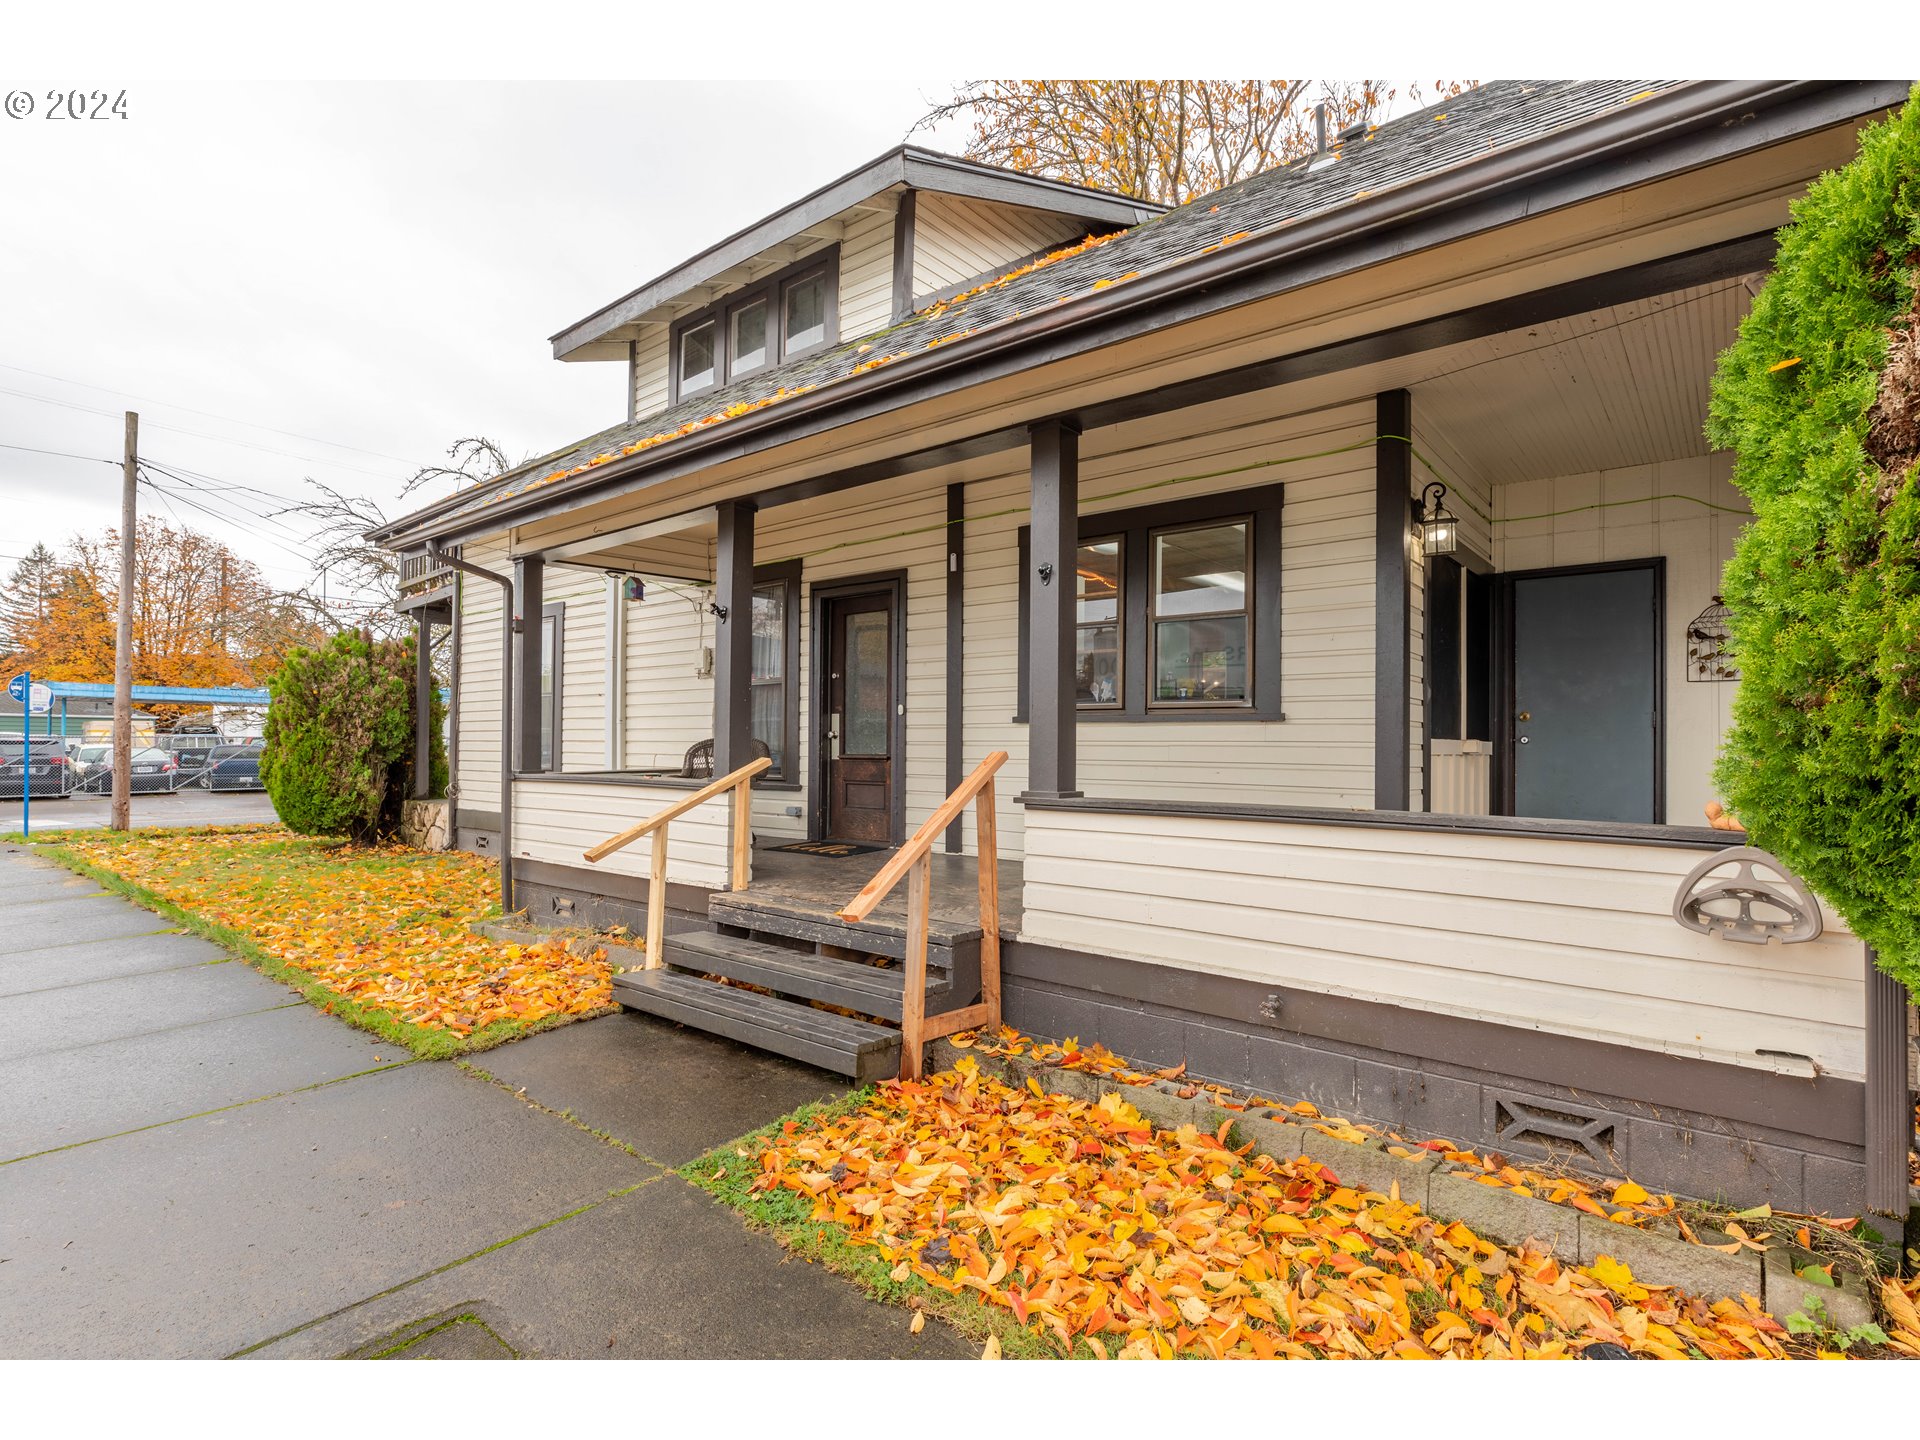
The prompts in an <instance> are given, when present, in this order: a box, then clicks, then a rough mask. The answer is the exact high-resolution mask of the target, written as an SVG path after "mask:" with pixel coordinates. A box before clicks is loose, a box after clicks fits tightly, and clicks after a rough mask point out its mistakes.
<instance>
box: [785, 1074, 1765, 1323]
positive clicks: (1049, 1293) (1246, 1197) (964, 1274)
mask: <svg viewBox="0 0 1920 1440" xmlns="http://www.w3.org/2000/svg"><path fill="white" fill-rule="evenodd" d="M1227 1129H1228V1127H1226V1126H1223V1127H1222V1130H1221V1134H1219V1135H1209V1134H1206V1133H1204V1132H1201V1131H1198V1130H1196V1129H1194V1128H1193V1127H1191V1126H1187V1127H1183V1128H1181V1129H1180V1130H1178V1131H1175V1132H1162V1133H1155V1132H1154V1131H1153V1130H1152V1128H1151V1127H1150V1126H1149V1125H1148V1124H1147V1122H1146V1121H1145V1120H1144V1119H1143V1118H1142V1117H1141V1115H1140V1114H1139V1112H1138V1111H1136V1110H1135V1109H1134V1108H1133V1107H1132V1106H1131V1105H1129V1104H1127V1103H1126V1101H1125V1100H1124V1099H1123V1098H1122V1097H1121V1096H1120V1094H1119V1093H1117V1092H1116V1093H1113V1094H1108V1095H1105V1096H1103V1097H1102V1098H1101V1099H1100V1101H1099V1102H1098V1103H1093V1104H1090V1103H1088V1102H1085V1101H1081V1100H1074V1099H1070V1098H1068V1097H1066V1096H1063V1095H1055V1094H1050V1093H1047V1092H1045V1091H1043V1090H1041V1088H1040V1087H1039V1086H1037V1085H1030V1086H1029V1088H1028V1089H1025V1090H1014V1089H1010V1088H1009V1087H1007V1086H1005V1085H1003V1084H1001V1083H999V1082H998V1081H996V1080H993V1079H991V1078H989V1077H987V1076H983V1075H982V1074H981V1073H980V1072H979V1069H978V1067H977V1066H976V1065H975V1064H974V1063H973V1061H972V1059H971V1058H970V1057H963V1058H962V1059H961V1061H960V1062H959V1064H958V1065H957V1066H956V1067H955V1068H954V1070H952V1071H950V1072H948V1073H946V1074H942V1075H935V1076H933V1077H931V1078H929V1079H927V1080H924V1081H917V1082H895V1083H890V1084H887V1085H883V1086H881V1087H880V1089H879V1091H878V1092H877V1094H876V1095H875V1097H874V1098H873V1099H872V1100H871V1101H869V1102H868V1103H866V1104H865V1105H864V1106H862V1107H861V1108H860V1109H858V1110H856V1111H854V1112H852V1113H850V1114H845V1115H841V1116H838V1117H833V1118H828V1119H822V1120H816V1121H813V1122H809V1123H805V1124H792V1123H790V1124H789V1125H788V1126H786V1127H783V1133H781V1134H779V1135H776V1136H774V1137H773V1138H772V1139H771V1140H770V1141H769V1142H768V1143H767V1145H766V1148H765V1149H764V1150H763V1151H762V1152H761V1153H760V1155H759V1157H758V1163H759V1167H760V1172H761V1173H760V1174H759V1176H758V1178H757V1179H756V1180H755V1182H754V1186H755V1188H756V1189H761V1190H771V1189H775V1188H781V1189H786V1190H789V1191H793V1192H795V1193H797V1194H799V1195H802V1196H806V1197H809V1198H811V1200H812V1202H813V1211H812V1219H813V1220H814V1221H816V1222H831V1223H833V1224H836V1225H838V1226H840V1227H842V1228H843V1229H844V1230H845V1232H846V1234H847V1236H848V1237H849V1238H850V1239H851V1240H852V1241H853V1242H854V1243H856V1244H860V1245H867V1246H872V1247H874V1248H875V1249H877V1250H878V1251H879V1252H880V1254H881V1255H882V1257H883V1258H884V1259H885V1260H887V1261H889V1262H892V1263H893V1264H894V1266H895V1272H894V1273H895V1274H897V1275H899V1276H900V1277H901V1278H903V1279H904V1278H905V1276H906V1275H909V1274H911V1275H916V1276H918V1277H919V1278H920V1279H921V1280H923V1281H924V1282H926V1283H927V1284H928V1285H931V1286H934V1287H935V1288H937V1289H941V1290H944V1291H947V1292H949V1293H952V1294H956V1295H957V1294H962V1293H967V1294H970V1295H973V1296H976V1297H978V1299H979V1300H980V1301H981V1303H983V1304H987V1305H991V1306H996V1307H1000V1308H1003V1309H1005V1310H1007V1311H1009V1312H1011V1313H1012V1314H1013V1316H1014V1317H1015V1318H1016V1320H1018V1321H1019V1322H1020V1323H1022V1324H1023V1325H1025V1326H1027V1327H1028V1328H1029V1329H1031V1330H1033V1331H1035V1332H1036V1333H1038V1334H1041V1335H1043V1336H1050V1337H1051V1338H1052V1340H1053V1342H1054V1344H1055V1345H1056V1346H1057V1347H1058V1348H1059V1349H1060V1350H1061V1351H1062V1352H1063V1353H1067V1352H1071V1351H1073V1350H1074V1349H1076V1347H1077V1346H1078V1345H1079V1344H1080V1343H1081V1342H1084V1345H1085V1348H1086V1349H1087V1350H1088V1351H1090V1352H1091V1353H1093V1354H1095V1355H1099V1356H1102V1357H1106V1356H1119V1357H1136V1358H1162V1359H1171V1358H1173V1357H1174V1356H1176V1355H1194V1356H1213V1357H1216V1358H1226V1357H1241V1358H1276V1357H1283V1356H1284V1357H1296V1358H1316V1357H1326V1358H1342V1357H1355V1358H1368V1357H1407V1358H1428V1357H1433V1356H1453V1357H1460V1358H1478V1357H1484V1358H1496V1357H1500V1358H1521V1357H1525V1358H1551V1357H1564V1356H1569V1355H1572V1354H1574V1353H1576V1352H1577V1351H1578V1350H1579V1349H1581V1348H1582V1347H1583V1346H1585V1345H1587V1344H1589V1343H1592V1342H1595V1341H1607V1342H1610V1343H1612V1344H1614V1345H1619V1346H1622V1347H1624V1348H1626V1349H1627V1350H1629V1351H1631V1352H1632V1353H1634V1354H1636V1355H1642V1356H1647V1357H1659V1358H1672V1359H1682V1358H1686V1357H1688V1356H1708V1357H1714V1358H1744V1357H1747V1356H1762V1357H1777V1356H1780V1355H1782V1354H1783V1353H1784V1352H1783V1350H1782V1348H1781V1345H1780V1343H1779V1340H1778V1338H1777V1337H1778V1336H1779V1335H1780V1334H1782V1333H1783V1331H1782V1327H1781V1326H1780V1325H1779V1324H1777V1323H1776V1322H1775V1321H1774V1320H1773V1319H1772V1318H1771V1317H1769V1316H1768V1315H1766V1314H1765V1313H1764V1312H1762V1311H1761V1310H1760V1309H1759V1308H1758V1306H1757V1305H1756V1304H1755V1303H1754V1302H1752V1301H1751V1300H1749V1301H1747V1303H1745V1304H1737V1303H1735V1302H1733V1301H1725V1300H1723V1301H1720V1302H1717V1303H1715V1304H1711V1305H1709V1304H1707V1303H1706V1302H1705V1301H1704V1300H1702V1299H1699V1298H1696V1297H1689V1296H1686V1295H1683V1294H1681V1293H1680V1292H1678V1291H1675V1290H1672V1289H1669V1288H1663V1287H1656V1286H1651V1285H1647V1284H1645V1283H1643V1282H1640V1281H1637V1280H1635V1279H1634V1277H1633V1274H1632V1272H1631V1271H1630V1270H1629V1269H1628V1268H1627V1267H1626V1266H1625V1265H1621V1264H1618V1263H1616V1262H1614V1261H1611V1260H1603V1261H1602V1262H1600V1263H1599V1264H1596V1265H1595V1266H1593V1267H1591V1268H1589V1269H1579V1268H1576V1267H1573V1266H1571V1265H1563V1264H1561V1263H1560V1262H1558V1261H1556V1260H1555V1259H1553V1258H1552V1257H1551V1256H1549V1255H1546V1254H1544V1253H1541V1252H1539V1251H1536V1250H1532V1249H1526V1248H1522V1249H1519V1250H1512V1249H1508V1248H1505V1247H1502V1246H1500V1245H1496V1244H1494V1243H1492V1242H1490V1241H1487V1240H1483V1239H1481V1238H1480V1237H1479V1236H1478V1235H1476V1234H1475V1233H1474V1232H1473V1231H1472V1230H1470V1229H1468V1228H1467V1227H1466V1226H1465V1225H1462V1224H1459V1223H1457V1222H1456V1223H1453V1224H1441V1223H1439V1222H1437V1221H1435V1220H1434V1219H1432V1218H1431V1217H1430V1216H1428V1215H1426V1214H1425V1213H1424V1212H1423V1211H1421V1210H1420V1209H1419V1208H1418V1207H1417V1206H1414V1205H1412V1204H1409V1203H1407V1202H1404V1201H1402V1200H1400V1199H1399V1198H1398V1197H1397V1196H1389V1195H1381V1194H1377V1193H1374V1192H1371V1191H1365V1190H1358V1189H1354V1188H1350V1187H1347V1186H1343V1185H1341V1184H1340V1183H1339V1182H1338V1181H1337V1180H1336V1179H1335V1178H1334V1177H1333V1176H1332V1175H1331V1174H1330V1173H1329V1172H1328V1171H1327V1170H1325V1169H1324V1168H1322V1167H1320V1166H1319V1165H1317V1164H1315V1163H1314V1162H1313V1161H1311V1160H1306V1159H1302V1160H1295V1161H1292V1162H1284V1163H1283V1162H1281V1161H1277V1160H1274V1159H1272V1158H1271V1157H1269V1156H1266V1155H1249V1154H1243V1153H1240V1152H1236V1151H1234V1150H1232V1149H1230V1148H1228V1146H1227V1144H1226V1143H1225V1140H1224V1136H1225V1134H1226V1133H1227Z"/></svg>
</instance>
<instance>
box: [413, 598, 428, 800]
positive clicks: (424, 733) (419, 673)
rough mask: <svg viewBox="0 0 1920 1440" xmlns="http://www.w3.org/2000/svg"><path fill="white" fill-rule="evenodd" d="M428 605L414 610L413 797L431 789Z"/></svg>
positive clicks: (419, 796)
mask: <svg viewBox="0 0 1920 1440" xmlns="http://www.w3.org/2000/svg"><path fill="white" fill-rule="evenodd" d="M427 614H428V607H426V606H422V607H421V608H420V609H418V610H416V611H414V612H413V618H414V631H413V798H414V799H416V800H424V799H426V798H427V796H428V795H429V794H431V793H432V791H433V622H432V621H431V620H430V619H428V618H427Z"/></svg>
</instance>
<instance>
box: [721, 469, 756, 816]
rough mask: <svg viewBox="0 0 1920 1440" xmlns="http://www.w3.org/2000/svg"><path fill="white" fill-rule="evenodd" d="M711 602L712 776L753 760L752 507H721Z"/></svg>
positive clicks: (741, 504) (738, 503)
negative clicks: (712, 607)
mask: <svg viewBox="0 0 1920 1440" xmlns="http://www.w3.org/2000/svg"><path fill="white" fill-rule="evenodd" d="M719 510H720V543H719V548H718V550H717V551H716V553H715V558H714V572H713V580H714V584H713V603H714V604H715V605H716V606H717V607H718V609H719V613H718V614H717V615H716V616H715V617H714V619H715V622H716V623H715V625H714V642H715V643H714V647H713V773H714V775H715V777H716V778H717V777H719V776H721V775H727V774H731V773H732V772H733V771H735V770H738V769H739V768H740V767H741V766H742V765H745V764H746V763H747V762H748V761H749V760H751V759H753V710H752V707H751V705H750V703H749V701H750V699H751V696H752V693H753V691H752V687H753V515H754V509H753V506H752V505H751V504H750V503H749V502H747V501H745V500H728V501H724V502H723V503H722V504H721V505H720V507H719Z"/></svg>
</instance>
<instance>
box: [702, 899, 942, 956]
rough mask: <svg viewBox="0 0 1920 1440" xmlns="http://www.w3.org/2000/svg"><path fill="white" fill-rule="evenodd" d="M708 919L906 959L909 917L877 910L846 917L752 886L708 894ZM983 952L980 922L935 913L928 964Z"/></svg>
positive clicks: (929, 928) (930, 923) (826, 907)
mask: <svg viewBox="0 0 1920 1440" xmlns="http://www.w3.org/2000/svg"><path fill="white" fill-rule="evenodd" d="M707 919H708V920H710V921H712V922H713V923H714V924H715V925H725V926H729V927H731V928H733V929H737V930H751V931H758V932H760V933H761V934H764V935H784V936H786V937H787V938H789V939H792V940H804V941H806V942H807V943H808V944H810V945H838V946H841V947H842V948H844V949H848V950H860V951H864V952H865V953H866V954H869V955H885V956H887V957H888V958H889V959H893V960H901V959H905V958H906V953H907V922H906V920H905V918H904V917H895V916H892V915H872V916H869V917H868V918H867V919H865V920H861V921H858V922H852V921H846V920H842V919H841V918H840V917H839V916H838V915H837V914H835V913H834V911H833V908H832V907H831V906H830V905H827V904H824V903H816V902H811V901H806V900H796V899H791V898H789V897H786V896H782V895H759V894H755V893H754V892H753V891H752V890H751V889H749V890H741V891H733V892H727V891H721V892H716V893H715V894H713V895H710V896H708V897H707ZM979 953H980V925H979V922H978V921H974V922H972V923H971V924H967V923H960V924H956V923H954V922H952V921H943V920H940V919H938V918H930V919H929V921H928V925H927V964H928V965H929V966H930V967H934V968H939V969H945V968H948V967H949V966H951V965H952V963H953V962H954V960H956V959H966V960H975V959H977V958H978V956H979Z"/></svg>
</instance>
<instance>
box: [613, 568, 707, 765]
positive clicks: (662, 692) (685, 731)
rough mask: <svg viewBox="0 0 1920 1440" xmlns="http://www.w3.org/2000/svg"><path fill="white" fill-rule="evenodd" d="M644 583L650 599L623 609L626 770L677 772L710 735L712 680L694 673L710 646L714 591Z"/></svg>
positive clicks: (681, 583)
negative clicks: (669, 769) (710, 604)
mask: <svg viewBox="0 0 1920 1440" xmlns="http://www.w3.org/2000/svg"><path fill="white" fill-rule="evenodd" d="M646 583H647V598H646V599H644V600H642V601H639V602H638V603H629V604H628V606H627V695H626V705H627V709H626V716H627V738H626V746H627V754H626V765H627V767H628V768H630V769H636V770H643V769H654V770H657V769H661V768H664V767H667V766H672V767H675V768H678V767H679V765H680V763H681V761H682V760H683V759H684V758H685V757H686V753H687V750H688V748H689V747H690V746H692V745H694V744H695V743H697V742H698V741H701V740H705V739H707V738H709V737H710V736H711V735H712V734H713V677H712V676H711V675H705V676H703V675H701V674H699V673H698V672H699V671H700V669H701V668H702V664H703V654H704V651H705V650H706V649H707V647H709V646H711V645H712V644H713V619H712V617H711V616H710V615H709V614H708V613H707V608H706V607H707V603H708V601H709V600H710V599H711V598H712V591H711V590H709V589H707V588H706V587H704V586H700V585H695V584H693V583H692V582H690V581H681V580H670V581H669V580H649V581H647V582H646ZM594 768H598V767H594Z"/></svg>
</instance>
